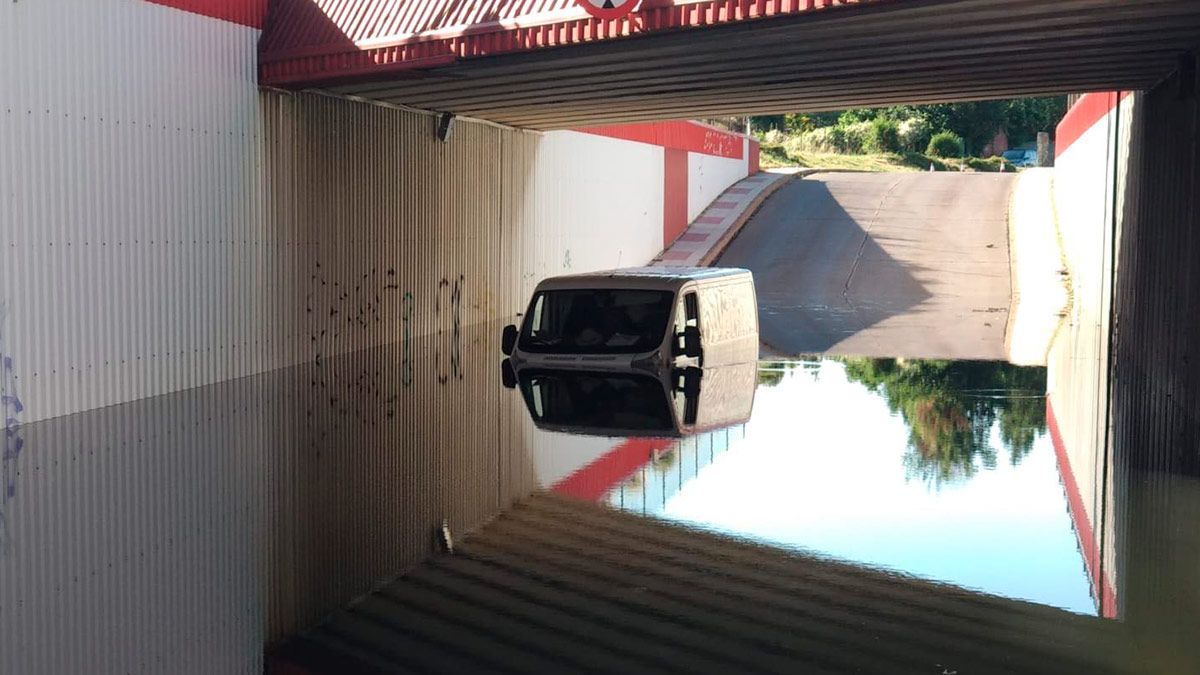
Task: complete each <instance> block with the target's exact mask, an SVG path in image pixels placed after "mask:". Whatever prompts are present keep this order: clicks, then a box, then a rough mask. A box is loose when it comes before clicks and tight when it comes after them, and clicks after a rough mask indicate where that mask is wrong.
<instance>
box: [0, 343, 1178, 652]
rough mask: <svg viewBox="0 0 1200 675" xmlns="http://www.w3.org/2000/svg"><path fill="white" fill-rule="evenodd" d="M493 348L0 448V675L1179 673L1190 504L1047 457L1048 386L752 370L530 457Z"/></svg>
mask: <svg viewBox="0 0 1200 675" xmlns="http://www.w3.org/2000/svg"><path fill="white" fill-rule="evenodd" d="M496 333H497V331H496V330H495V329H494V328H492V327H486V329H485V328H484V327H469V328H463V329H462V330H461V332H460V334H459V335H458V336H457V338H456V337H455V336H454V334H453V332H452V331H447V332H446V334H445V335H444V336H442V337H435V338H431V339H420V340H413V341H412V342H411V343H409V344H407V345H406V344H404V343H400V344H396V345H392V346H390V347H385V348H380V349H377V350H371V351H366V352H359V353H356V354H353V355H350V356H347V357H339V358H336V359H332V360H329V361H323V362H320V363H318V362H316V361H314V362H313V363H311V364H309V365H306V366H302V367H297V368H294V369H290V370H285V371H280V372H277V373H271V374H265V375H262V376H256V377H251V378H243V379H241V380H238V381H235V382H232V383H225V384H222V385H217V386H213V387H208V388H202V389H198V390H193V391H190V392H185V393H181V394H178V395H171V396H165V397H159V398H154V399H148V400H145V401H141V402H137V403H132V404H126V405H122V406H115V407H111V408H105V409H102V410H97V411H92V412H89V413H86V414H83V415H75V416H69V417H65V418H60V419H56V420H50V421H46V422H35V423H32V424H28V425H16V424H10V425H9V428H8V433H7V435H6V441H5V443H6V445H5V455H4V465H3V466H4V479H5V491H4V493H3V496H4V499H3V503H2V504H3V513H2V516H3V518H2V519H0V524H2V525H3V530H0V534H2V535H3V542H2V543H3V549H2V550H0V570H2V571H3V575H0V613H2V615H3V617H4V622H3V623H4V633H5V637H4V640H5V644H7V645H21V647H20V648H19V649H6V650H5V652H4V653H3V654H2V655H0V664H2V665H3V667H2V668H0V670H2V671H3V672H6V673H8V672H12V673H21V672H34V671H43V670H51V671H56V672H85V671H88V670H89V669H90V668H89V664H98V667H99V669H101V670H103V669H104V668H106V667H108V666H110V665H113V664H117V663H134V664H138V669H140V670H142V671H144V672H156V671H159V670H160V669H161V665H162V664H164V663H168V662H171V663H175V662H180V661H181V660H182V662H186V663H192V664H194V665H195V666H196V667H197V669H200V670H205V671H209V672H232V671H239V670H246V669H247V667H248V666H249V665H250V664H254V663H256V662H259V660H260V659H261V658H262V649H263V645H264V644H267V645H269V649H268V666H269V668H270V669H272V670H275V671H277V672H354V671H357V672H430V671H441V672H466V671H504V672H512V671H524V672H575V671H589V672H597V671H602V672H634V671H639V672H640V671H651V672H653V671H659V672H680V671H683V672H717V671H721V672H729V671H730V670H738V671H743V672H759V671H761V672H795V666H796V664H798V663H801V664H805V669H806V671H808V670H811V671H813V672H824V671H828V672H845V671H859V672H929V673H944V672H947V673H949V672H961V673H968V672H1057V673H1061V672H1146V671H1149V672H1189V671H1190V669H1191V666H1192V665H1193V664H1195V663H1198V662H1197V661H1196V660H1195V658H1196V653H1195V651H1194V650H1193V647H1194V645H1193V644H1192V641H1190V637H1191V636H1192V635H1194V634H1195V633H1194V628H1195V609H1196V607H1197V604H1196V595H1195V592H1196V591H1195V588H1196V584H1195V581H1196V580H1195V572H1196V568H1195V567H1194V566H1193V565H1191V561H1194V560H1195V559H1196V558H1195V556H1196V554H1197V553H1196V552H1197V548H1196V545H1197V541H1196V537H1195V533H1194V531H1193V530H1190V529H1186V528H1183V529H1180V528H1178V527H1165V526H1164V525H1163V523H1166V522H1184V523H1194V522H1196V521H1195V516H1196V515H1198V514H1200V490H1198V489H1197V487H1198V486H1197V483H1196V482H1195V481H1194V479H1191V478H1188V477H1186V476H1183V475H1173V474H1171V473H1170V472H1169V471H1167V470H1166V469H1165V468H1162V467H1150V466H1130V465H1125V466H1122V465H1119V464H1117V463H1116V461H1115V460H1113V459H1112V458H1108V460H1107V461H1109V463H1110V465H1109V466H1107V467H1105V466H1085V465H1082V464H1081V463H1080V461H1081V460H1080V459H1078V458H1072V457H1071V456H1070V455H1069V453H1067V452H1064V449H1063V448H1061V447H1060V446H1059V445H1057V441H1056V436H1057V435H1060V434H1056V431H1055V423H1054V421H1053V418H1052V416H1048V415H1047V406H1046V397H1045V388H1046V382H1047V371H1046V369H1044V368H1029V367H1016V366H1011V365H1008V364H1003V363H995V362H974V361H968V362H953V361H922V360H904V359H876V358H851V357H837V358H821V357H810V358H808V359H807V360H792V361H763V362H760V363H759V364H757V366H754V367H752V368H751V369H750V370H749V371H748V372H749V375H748V376H746V372H745V371H743V372H741V373H738V374H736V377H730V378H726V380H725V385H726V386H729V387H732V388H733V389H737V388H738V387H741V388H742V389H740V390H737V391H732V390H731V392H732V393H730V392H726V393H727V394H728V398H735V399H737V402H736V403H734V404H731V406H730V407H728V408H727V409H732V410H737V411H743V410H744V411H745V414H744V417H743V418H742V419H739V420H737V421H735V422H734V423H730V424H722V425H719V426H715V427H712V428H707V429H700V430H697V431H696V432H695V433H689V434H686V435H682V436H680V435H673V436H672V435H664V436H655V435H653V434H649V435H639V436H632V437H630V436H621V437H608V436H605V435H598V434H594V433H593V434H581V433H567V432H566V431H564V430H562V426H563V422H564V420H562V419H559V420H557V422H558V425H557V426H558V428H559V430H547V429H540V428H539V426H538V423H537V420H536V419H535V417H536V413H537V412H538V406H537V405H534V406H532V407H531V406H530V403H531V401H532V400H533V399H531V398H530V397H528V396H526V395H525V393H526V392H523V391H522V390H520V389H518V390H515V391H514V390H506V389H503V388H502V387H501V384H500V379H501V378H500V377H499V356H498V350H497V349H496V348H495V344H494V343H493V342H492V339H491V337H490V336H492V335H495V334H496ZM714 381H715V380H714ZM747 385H748V386H747ZM702 386H703V382H702ZM683 398H684V397H682V396H680V397H674V396H673V397H670V398H669V399H667V402H666V405H671V406H678V409H679V410H682V409H684V408H685V407H686V406H685V405H684V403H685V402H684V401H683V400H682V399H683ZM546 400H547V401H548V400H549V399H546ZM699 400H700V405H701V407H702V409H701V410H700V411H699V412H698V413H696V414H698V415H699V417H700V419H703V418H704V415H705V411H704V410H703V405H704V402H705V400H707V399H704V398H700V399H699ZM639 405H645V403H644V401H643V402H641V403H639ZM548 411H549V408H547V407H545V406H544V404H543V406H542V407H541V413H542V414H543V415H546V414H548ZM10 412H11V411H10ZM738 414H739V415H741V414H742V413H740V412H739V413H738ZM589 423H591V424H595V423H597V422H596V420H595V419H592V420H591V421H590V422H589ZM542 426H548V425H547V424H543V425H542ZM550 426H553V425H550ZM1089 457H1091V458H1092V459H1099V460H1100V461H1101V462H1103V461H1105V457H1104V456H1103V454H1102V453H1101V454H1097V455H1092V456H1089ZM1097 475H1100V476H1104V475H1108V476H1111V478H1110V479H1109V480H1108V481H1107V484H1106V482H1105V481H1099V482H1097V481H1096V480H1094V478H1093V477H1094V476H1097ZM114 484H120V485H124V486H126V487H125V489H123V490H121V491H115V492H114V491H112V490H109V489H107V487H106V486H108V485H114ZM1096 485H1099V486H1100V488H1099V489H1100V491H1099V492H1096V491H1095V490H1096V488H1095V486H1096ZM1189 514H1190V515H1189ZM1167 515H1169V516H1170V517H1171V518H1172V519H1179V518H1182V519H1183V520H1169V521H1168V520H1159V519H1160V518H1163V519H1165V518H1166V517H1167ZM1164 562H1165V564H1164ZM18 580H19V583H18ZM50 635H53V636H55V639H54V640H49V639H47V637H46V636H50ZM94 645H103V646H104V649H103V651H102V652H101V653H100V654H97V653H96V652H95V651H94V649H93V647H94ZM296 668H299V669H301V670H300V671H296V670H292V669H296Z"/></svg>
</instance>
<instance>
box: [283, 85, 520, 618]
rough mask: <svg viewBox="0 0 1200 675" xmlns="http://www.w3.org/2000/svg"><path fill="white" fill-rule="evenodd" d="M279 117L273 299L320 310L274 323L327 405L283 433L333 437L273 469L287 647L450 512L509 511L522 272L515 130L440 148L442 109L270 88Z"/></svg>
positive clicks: (413, 549)
mask: <svg viewBox="0 0 1200 675" xmlns="http://www.w3.org/2000/svg"><path fill="white" fill-rule="evenodd" d="M264 110H265V117H266V120H267V122H266V138H267V139H268V142H267V147H266V159H265V164H266V173H267V175H268V176H270V178H271V180H270V182H269V184H268V188H267V197H266V201H267V205H268V208H267V213H268V223H267V230H268V231H269V232H271V233H272V235H273V237H274V241H273V243H272V250H273V253H272V255H271V256H270V257H269V258H270V264H273V265H281V266H282V267H283V269H281V270H278V271H277V272H275V273H273V274H270V275H269V276H270V277H271V278H273V279H276V280H278V281H277V283H278V284H280V287H279V288H278V289H276V290H275V291H274V292H272V293H271V294H270V297H272V298H278V299H279V300H281V301H283V302H285V303H286V304H291V305H292V306H293V307H303V311H302V312H300V313H295V314H293V313H291V312H290V310H289V309H288V308H286V307H281V308H278V309H276V310H274V311H275V314H276V316H277V319H276V320H274V321H272V322H271V323H272V324H273V325H274V326H275V330H276V331H277V333H276V335H277V337H278V339H280V340H283V341H285V342H286V341H289V340H293V336H295V335H297V334H299V338H298V340H294V341H293V342H290V343H289V347H290V348H293V349H296V350H297V353H296V356H299V357H300V359H299V360H300V361H301V362H303V363H305V364H306V366H305V367H304V368H305V374H304V375H303V377H302V380H304V381H307V383H308V386H309V388H310V389H311V394H310V395H309V396H308V397H307V398H308V399H309V400H310V401H311V403H310V405H311V406H313V408H312V409H311V410H307V411H305V412H304V413H303V415H295V416H289V415H282V416H281V417H280V418H279V420H278V433H280V434H286V433H297V431H295V430H292V431H290V432H289V431H288V429H292V428H293V427H296V426H302V425H303V426H307V427H308V428H309V429H310V431H315V433H316V434H317V437H316V438H309V439H307V440H306V442H303V443H293V444H290V445H288V446H285V447H284V448H281V451H282V453H283V454H282V455H280V456H279V457H277V458H274V459H273V460H271V461H278V462H279V464H278V465H277V466H268V467H267V471H266V475H267V476H268V477H269V479H270V480H272V481H275V480H278V481H280V483H279V486H278V488H276V489H274V490H272V492H273V494H276V495H278V496H277V498H274V499H273V500H272V503H271V510H270V512H269V514H268V527H269V531H270V532H271V533H272V536H273V540H272V545H271V547H270V550H269V554H268V564H267V575H268V579H269V582H268V588H269V589H270V593H269V600H270V602H271V604H270V606H269V607H268V639H275V638H278V637H281V636H283V635H286V634H288V633H290V632H292V631H295V630H297V629H299V628H302V627H305V626H307V625H311V623H312V622H313V621H315V620H316V619H318V618H320V617H321V616H322V615H323V614H324V613H326V612H329V611H331V610H332V609H333V608H335V607H338V606H341V605H343V604H345V603H346V602H348V601H350V600H352V599H353V598H354V597H356V596H357V595H359V594H362V593H365V592H367V591H369V590H370V589H371V588H372V587H374V586H375V585H376V584H378V583H380V582H381V581H383V580H385V579H386V578H388V577H389V576H392V575H395V574H398V573H399V572H400V571H402V570H403V569H404V568H405V566H406V565H410V564H412V563H414V562H416V561H417V560H419V559H420V558H421V557H423V556H424V555H427V554H428V553H429V552H430V551H431V547H432V545H433V542H434V539H433V533H434V529H435V526H436V525H438V524H440V523H441V522H442V521H443V520H446V521H448V522H449V524H450V526H451V528H452V530H455V531H462V530H463V529H466V528H470V527H474V526H476V525H478V524H479V523H481V522H482V521H483V520H484V519H486V518H487V517H489V516H490V515H492V514H494V513H496V512H497V511H498V510H499V508H500V507H501V506H503V505H504V504H505V503H507V499H508V497H507V491H508V484H509V480H508V479H507V478H505V477H506V476H507V473H508V472H507V469H506V468H505V467H506V465H507V462H508V460H509V457H508V451H507V449H506V448H507V446H508V443H507V441H506V440H505V438H504V437H503V435H504V434H505V433H506V431H505V430H506V429H507V428H508V426H507V424H508V423H502V422H501V420H502V419H504V418H503V416H502V412H506V411H507V412H513V413H515V412H516V409H515V408H512V407H511V406H510V405H509V403H508V402H507V401H506V400H505V398H507V397H506V394H508V392H506V391H505V390H503V389H501V388H500V387H499V386H498V373H499V350H498V349H496V344H495V337H496V335H497V334H498V332H499V326H500V325H501V324H500V322H498V321H497V317H499V316H500V315H501V314H502V308H503V307H505V306H506V303H507V298H506V297H505V296H506V291H505V285H503V284H502V281H503V280H504V279H506V278H508V275H509V274H512V273H514V272H515V270H516V269H517V268H515V267H514V266H512V263H511V261H509V260H506V259H505V257H504V256H502V255H499V251H500V248H501V243H502V227H503V225H502V218H501V204H502V202H503V200H502V190H503V187H504V186H503V184H502V180H501V175H502V167H503V165H502V162H501V147H502V145H501V137H502V136H504V135H515V134H513V132H505V131H502V130H499V129H496V128H494V127H488V126H484V125H473V124H461V125H458V126H457V127H456V128H455V129H454V133H453V136H452V137H451V140H450V142H449V143H441V142H439V141H438V140H437V139H436V137H435V135H434V120H433V118H431V117H428V116H423V115H416V114H412V113H407V112H403V111H399V110H395V109H389V108H384V107H379V106H372V105H363V104H357V103H352V102H348V101H344V100H340V99H333V98H327V97H320V96H308V95H304V96H290V95H286V94H274V93H269V94H264ZM289 321H291V322H294V325H295V328H293V327H290V326H289ZM297 329H299V330H297ZM304 384H305V382H303V381H302V382H301V383H300V386H302V387H303V386H304ZM502 409H503V410H502ZM297 412H299V411H297ZM507 412H506V414H507ZM512 484H513V485H519V486H520V488H521V489H526V482H525V481H517V480H512ZM301 514H303V515H301ZM289 532H290V533H291V534H289ZM331 534H332V535H333V537H334V540H333V541H331V540H330V535H331Z"/></svg>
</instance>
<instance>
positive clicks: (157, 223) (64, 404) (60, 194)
mask: <svg viewBox="0 0 1200 675" xmlns="http://www.w3.org/2000/svg"><path fill="white" fill-rule="evenodd" d="M0 31H3V34H0V64H2V66H0V67H3V69H4V74H5V77H6V79H5V84H4V86H2V87H0V148H3V149H4V150H3V154H4V157H2V158H0V185H3V186H4V187H3V193H4V198H3V199H2V200H0V303H3V304H5V305H6V306H7V310H8V311H7V319H6V325H4V326H0V330H3V331H5V339H4V342H5V345H6V349H7V350H9V354H10V355H11V356H12V358H13V360H14V368H15V369H16V372H17V377H18V378H19V380H18V381H19V387H20V390H21V394H22V396H23V397H24V399H25V401H26V403H27V405H26V406H25V409H26V412H25V414H26V417H25V420H24V421H25V422H26V423H29V422H33V421H36V420H38V419H46V418H51V417H56V416H59V415H64V414H69V413H72V412H77V411H80V410H86V409H89V408H93V407H98V406H103V405H111V404H114V403H118V402H121V401H127V400H133V399H137V398H142V397H146V396H153V395H156V394H162V393H165V392H169V391H176V390H178V389H181V388H186V387H189V386H197V385H202V384H207V383H209V382H216V381H220V380H223V379H228V378H230V377H235V376H238V375H242V374H245V373H246V372H247V371H248V370H249V369H250V366H249V361H248V357H249V356H250V351H251V350H249V349H247V348H246V347H247V345H252V344H253V343H254V339H255V338H256V337H257V336H256V334H255V333H254V332H253V330H252V328H253V326H255V325H256V324H257V320H256V317H258V316H260V315H261V313H262V307H261V306H260V305H259V304H257V302H256V300H257V297H256V295H255V294H253V293H248V292H247V291H249V290H250V289H253V288H254V287H255V284H256V283H257V281H258V279H257V278H256V277H255V275H254V271H253V262H254V260H255V259H256V257H257V256H258V255H259V254H260V252H259V250H257V249H254V248H247V247H243V246H241V245H240V244H241V242H244V241H246V240H254V239H256V238H257V236H258V234H259V232H260V228H261V218H260V211H261V200H260V195H261V189H260V180H261V176H260V174H259V170H260V167H259V158H260V153H259V141H260V136H259V127H260V124H259V120H260V116H259V102H258V96H259V94H258V88H257V86H256V84H255V63H256V43H257V40H258V34H259V32H258V31H257V30H255V29H252V28H246V27H243V26H238V25H235V24H232V23H228V22H224V21H216V20H212V19H208V18H204V17H201V16H197V15H195V14H189V13H186V12H181V11H178V10H174V9H170V8H167V7H163V6H160V5H155V4H151V3H147V2H129V1H128V0H48V1H44V2H19V3H8V2H6V3H2V4H0ZM214 55H220V58H214ZM10 76H11V78H10ZM200 362H204V363H205V366H204V367H197V364H198V363H200Z"/></svg>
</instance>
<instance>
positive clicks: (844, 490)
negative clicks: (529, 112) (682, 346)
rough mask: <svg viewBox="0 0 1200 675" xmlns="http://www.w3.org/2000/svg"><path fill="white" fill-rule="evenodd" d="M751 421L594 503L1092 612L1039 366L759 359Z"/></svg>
mask: <svg viewBox="0 0 1200 675" xmlns="http://www.w3.org/2000/svg"><path fill="white" fill-rule="evenodd" d="M758 382H759V391H758V395H757V397H756V405H755V409H754V412H753V414H752V416H751V418H750V421H749V422H748V423H747V424H746V425H745V427H744V429H743V428H740V427H739V428H736V429H734V430H733V431H732V432H731V433H727V434H724V435H721V434H715V435H713V434H710V435H706V436H701V437H696V438H689V439H683V440H680V441H676V442H674V443H672V444H671V445H669V446H666V447H662V448H658V449H654V450H652V451H649V450H648V451H647V453H646V454H645V455H643V461H642V462H641V464H640V465H639V466H635V467H630V468H629V469H628V475H627V476H625V478H624V479H622V480H620V481H617V482H615V484H614V485H613V487H611V488H610V489H609V490H608V491H607V492H605V493H603V494H601V495H600V496H599V499H600V500H601V501H605V502H607V503H609V504H612V505H614V506H617V507H619V508H623V509H626V510H631V511H634V512H637V513H644V514H654V515H660V516H662V517H664V518H667V519H670V520H673V521H676V522H680V523H684V524H687V525H690V526H701V527H704V528H708V529H712V530H717V531H720V532H723V533H727V534H732V535H736V536H739V537H747V538H751V539H754V540H758V541H762V542H766V543H770V544H773V545H776V546H781V547H785V548H791V549H796V550H803V551H809V552H815V553H820V554H825V555H831V556H835V557H838V558H843V559H847V560H852V561H856V562H860V563H864V564H867V565H870V566H874V567H879V568H888V569H893V570H898V571H902V572H905V573H909V574H914V575H918V576H922V577H926V578H930V579H934V580H938V581H944V582H949V583H953V584H955V585H958V586H963V587H966V588H971V589H975V590H980V591H984V592H988V593H992V594H997V595H1003V596H1006V597H1012V598H1018V599H1025V600H1032V601H1035V602H1038V603H1041V604H1047V605H1052V606H1055V607H1061V608H1065V609H1069V610H1071V611H1075V612H1079V613H1086V614H1095V613H1096V609H1097V606H1096V602H1095V599H1094V598H1093V595H1092V590H1091V587H1090V585H1089V581H1088V576H1087V574H1086V571H1085V569H1084V566H1083V563H1082V559H1081V557H1080V553H1079V546H1078V541H1077V538H1076V535H1075V531H1074V529H1073V527H1074V526H1073V523H1072V520H1071V517H1070V516H1069V514H1068V503H1067V496H1066V494H1065V493H1064V490H1063V486H1062V484H1061V482H1060V478H1059V472H1058V469H1057V467H1056V462H1055V454H1054V450H1053V447H1052V445H1051V442H1050V438H1049V435H1048V434H1047V431H1046V420H1045V411H1044V395H1043V394H1041V393H1039V392H1042V391H1044V387H1045V370H1044V369H1039V368H1020V367H1015V366H1011V365H1008V364H1003V363H987V362H951V361H904V360H895V359H811V360H808V361H796V362H780V363H764V364H761V365H760V369H759V375H758Z"/></svg>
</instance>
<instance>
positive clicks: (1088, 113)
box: [1054, 91, 1129, 157]
mask: <svg viewBox="0 0 1200 675" xmlns="http://www.w3.org/2000/svg"><path fill="white" fill-rule="evenodd" d="M1126 96H1129V92H1127V91H1122V92H1109V93H1106V94H1084V95H1083V96H1082V97H1081V98H1080V99H1079V100H1078V101H1076V102H1075V105H1073V106H1071V109H1070V110H1068V111H1067V114H1066V115H1065V116H1064V117H1063V118H1062V121H1061V122H1059V123H1058V128H1057V130H1055V134H1054V146H1055V147H1054V156H1055V157H1062V155H1063V153H1064V152H1066V151H1067V148H1069V147H1071V144H1073V143H1074V142H1075V141H1078V140H1079V139H1080V138H1081V137H1082V136H1083V135H1084V134H1085V133H1087V131H1088V129H1091V128H1092V127H1093V126H1095V125H1096V124H1097V123H1099V122H1100V121H1102V120H1103V119H1104V118H1105V117H1107V116H1108V114H1109V113H1110V112H1112V111H1113V108H1116V107H1117V104H1118V103H1120V102H1121V101H1123V100H1125V97H1126Z"/></svg>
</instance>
